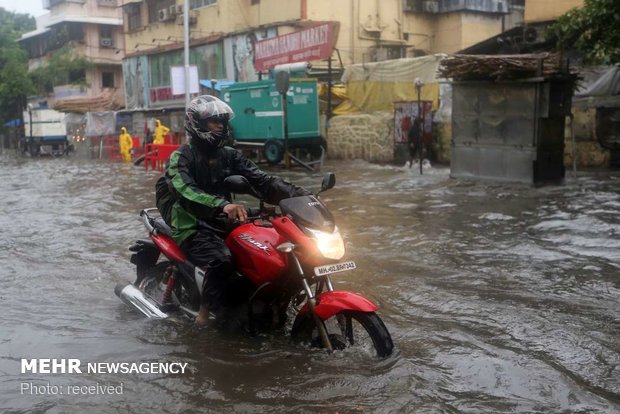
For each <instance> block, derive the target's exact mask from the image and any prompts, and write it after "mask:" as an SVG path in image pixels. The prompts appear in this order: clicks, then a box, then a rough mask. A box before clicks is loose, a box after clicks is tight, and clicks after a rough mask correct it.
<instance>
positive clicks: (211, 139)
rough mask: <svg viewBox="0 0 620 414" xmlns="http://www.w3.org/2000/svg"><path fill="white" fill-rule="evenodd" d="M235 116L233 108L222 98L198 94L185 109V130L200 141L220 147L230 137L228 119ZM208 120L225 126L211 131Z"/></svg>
mask: <svg viewBox="0 0 620 414" xmlns="http://www.w3.org/2000/svg"><path fill="white" fill-rule="evenodd" d="M234 117H235V113H234V112H233V110H232V109H231V108H230V106H228V105H227V104H226V103H225V102H223V101H222V100H221V99H219V98H216V97H215V96H211V95H202V96H198V97H196V98H194V99H192V100H191V102H190V103H189V106H188V107H187V110H186V111H185V130H186V131H187V132H188V133H189V134H190V136H192V137H195V138H197V139H198V140H199V141H202V142H204V143H206V144H208V145H209V146H212V147H219V146H221V145H222V144H223V143H224V141H226V139H227V138H228V135H229V133H230V132H229V128H228V121H230V120H231V119H233V118H234ZM208 122H219V123H221V124H223V126H224V128H223V129H222V131H221V132H220V131H211V130H209V128H208V127H207V123H208Z"/></svg>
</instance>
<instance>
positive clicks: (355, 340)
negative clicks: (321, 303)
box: [291, 310, 394, 358]
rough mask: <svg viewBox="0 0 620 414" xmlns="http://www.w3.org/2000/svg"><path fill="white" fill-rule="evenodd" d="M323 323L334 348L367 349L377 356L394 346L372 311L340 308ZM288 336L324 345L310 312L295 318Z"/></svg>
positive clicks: (383, 354)
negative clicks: (341, 309) (340, 309)
mask: <svg viewBox="0 0 620 414" xmlns="http://www.w3.org/2000/svg"><path fill="white" fill-rule="evenodd" d="M322 323H323V325H324V326H325V329H326V330H327V335H328V337H329V340H330V342H331V344H332V347H333V348H334V350H344V349H347V348H351V347H356V348H360V349H370V350H371V351H374V352H376V354H377V356H379V357H380V358H384V357H387V356H389V355H391V354H392V351H393V350H394V343H393V342H392V337H391V336H390V333H389V332H388V330H387V328H386V327H385V325H384V324H383V321H382V320H381V318H379V316H378V315H377V314H376V313H374V312H361V311H352V310H343V311H340V312H338V313H337V314H335V315H334V316H332V317H331V318H329V319H326V320H324V321H322ZM291 336H292V337H293V338H294V339H295V340H297V341H300V342H305V343H310V344H311V345H312V346H317V347H321V348H322V347H323V341H322V340H321V337H320V335H319V330H318V329H317V327H316V324H315V323H314V320H313V319H312V317H311V315H304V316H300V317H298V318H297V319H296V320H295V323H294V324H293V329H292V331H291Z"/></svg>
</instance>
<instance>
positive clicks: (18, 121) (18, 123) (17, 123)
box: [4, 118, 22, 127]
mask: <svg viewBox="0 0 620 414" xmlns="http://www.w3.org/2000/svg"><path fill="white" fill-rule="evenodd" d="M4 126H5V127H18V126H22V119H21V118H16V119H14V120H12V121H9V122H6V123H5V124H4Z"/></svg>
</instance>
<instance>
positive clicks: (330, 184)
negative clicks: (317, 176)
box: [316, 172, 336, 196]
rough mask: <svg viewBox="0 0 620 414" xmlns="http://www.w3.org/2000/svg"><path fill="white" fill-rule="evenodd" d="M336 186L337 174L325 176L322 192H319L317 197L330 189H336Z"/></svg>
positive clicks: (331, 173)
mask: <svg viewBox="0 0 620 414" xmlns="http://www.w3.org/2000/svg"><path fill="white" fill-rule="evenodd" d="M335 185H336V174H334V173H333V172H330V173H327V174H325V176H324V177H323V182H322V183H321V191H319V192H318V193H317V194H316V195H317V196H318V195H319V194H321V193H322V192H323V191H326V190H329V189H330V188H334V186H335Z"/></svg>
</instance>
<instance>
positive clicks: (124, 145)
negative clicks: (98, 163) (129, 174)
mask: <svg viewBox="0 0 620 414" xmlns="http://www.w3.org/2000/svg"><path fill="white" fill-rule="evenodd" d="M118 145H119V147H120V153H121V159H122V160H123V161H125V162H128V161H131V150H132V149H133V138H131V135H129V134H128V133H127V128H125V127H122V128H121V134H120V135H119V136H118Z"/></svg>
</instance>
